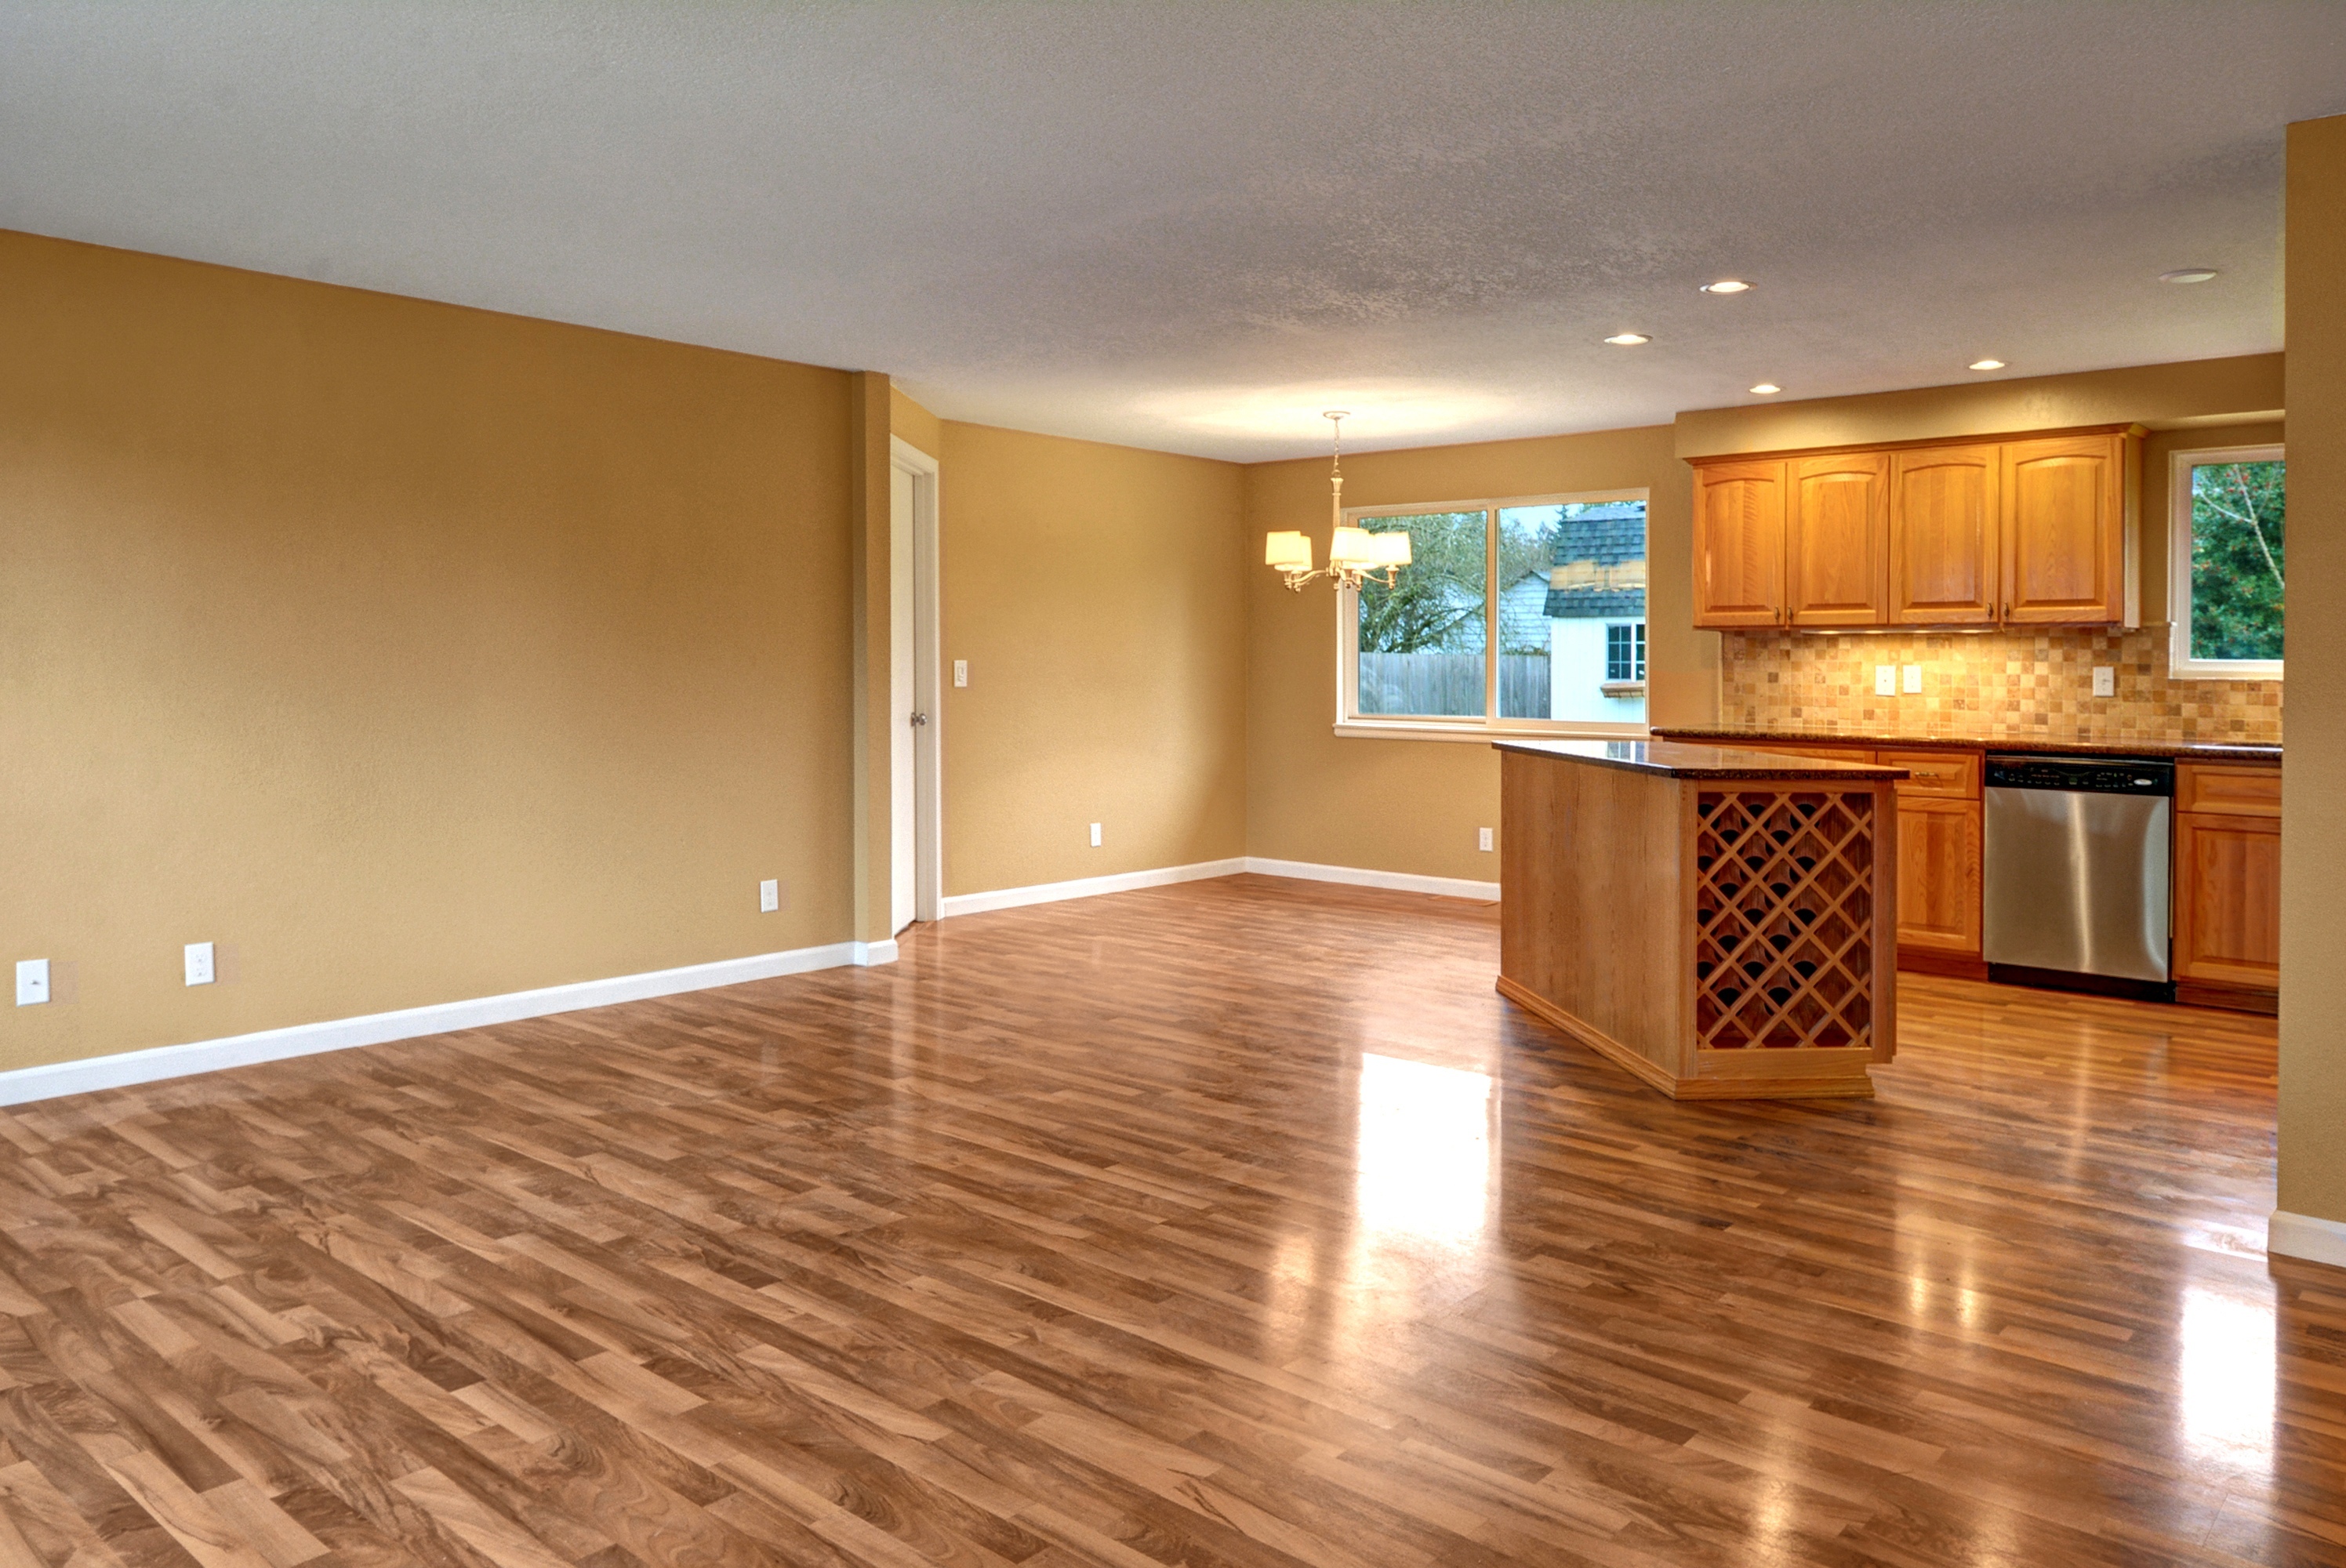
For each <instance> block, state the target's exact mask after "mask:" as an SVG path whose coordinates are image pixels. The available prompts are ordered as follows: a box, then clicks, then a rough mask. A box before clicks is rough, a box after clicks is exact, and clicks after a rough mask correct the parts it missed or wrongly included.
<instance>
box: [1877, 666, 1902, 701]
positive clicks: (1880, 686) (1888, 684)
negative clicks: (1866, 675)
mask: <svg viewBox="0 0 2346 1568" xmlns="http://www.w3.org/2000/svg"><path fill="white" fill-rule="evenodd" d="M1873 695H1874V696H1876V697H1896V696H1897V695H1898V667H1897V666H1896V665H1894V664H1878V665H1875V666H1874V667H1873Z"/></svg>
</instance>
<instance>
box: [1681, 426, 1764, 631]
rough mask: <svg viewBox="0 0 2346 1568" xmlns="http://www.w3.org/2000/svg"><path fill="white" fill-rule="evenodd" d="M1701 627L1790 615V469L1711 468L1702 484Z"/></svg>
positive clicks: (1698, 511) (1699, 475) (1697, 568)
mask: <svg viewBox="0 0 2346 1568" xmlns="http://www.w3.org/2000/svg"><path fill="white" fill-rule="evenodd" d="M1694 583H1695V586H1694V624H1695V625H1697V626H1776V625H1778V624H1779V623H1780V622H1781V621H1782V619H1783V616H1784V609H1783V606H1784V464H1783V463H1780V462H1769V463H1708V464H1705V465H1704V466H1703V467H1701V468H1698V469H1697V470H1696V471H1695V478H1694Z"/></svg>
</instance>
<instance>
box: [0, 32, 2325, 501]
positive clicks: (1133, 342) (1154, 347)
mask: <svg viewBox="0 0 2346 1568" xmlns="http://www.w3.org/2000/svg"><path fill="white" fill-rule="evenodd" d="M2341 110H2346V4H2339V3H2335V0H2328V3H2294V4H2288V3H2270V0H2264V3H2259V0H2224V3H2198V0H2194V3H2178V4H2161V3H2157V0H2122V3H2117V4H2065V3H2060V0H2035V3H2028V4H1988V3H1984V0H1884V3H1880V4H1871V5H1854V4H1826V3H1821V0H1804V3H1803V0H1788V3H1780V4H1770V3H1763V0H1709V3H1704V4H1675V3H1669V0H1636V3H1628V4H1589V5H1538V4H1525V3H1513V4H1504V5H1485V4H1464V3H1448V4H1412V3H1407V0H1396V3H1390V4H1380V5H1370V4H1338V5H1327V4H1319V5H1314V4H1256V5H1200V4H1187V3H1172V0H1168V3H1163V4H1151V5H1110V4H1083V3H1076V0H1052V3H1047V4H1040V5H1007V4H985V3H982V0H974V3H963V4H953V5H930V4H916V3H913V0H892V3H888V4H879V5H790V6H776V5H754V4H741V3H736V4H722V5H719V4H685V3H680V0H670V3H667V4H637V5H606V4H591V3H586V0H556V3H546V4H516V3H512V0H497V3H481V4H419V3H415V0H339V3H326V0H267V3H247V4H229V3H222V0H103V3H87V4H77V5H66V4H31V3H26V0H0V227H5V228H10V229H26V230H30V231H32V232H36V233H41V234H52V235H62V236H66V237H68V238H72V239H87V240H94V241H97V242H98V243H101V244H107V245H116V246H124V247H128V248H130V249H138V250H149V251H158V252H162V253H165V254H168V255H174V256H186V257H193V258H198V259H200V260H208V261H219V262H225V263H228V264H230V265H232V266H238V267H248V268H255V269H259V270H264V271H270V272H281V273H288V274H292V275H296V276H301V277H310V278H318V279H324V280H330V281H332V282H337V283H349V284H355V285H358V286H361V287H364V288H370V289H380V290H390V291H393V292H395V293H401V294H410V295H417V296H421V297H423V298H427V299H434V300H454V301H458V302H461V303H464V304H470V305H479V306H484V307H487V308H490V309H493V310H499V311H516V312H520V313H523V314H525V315H532V316H542V317H548V318H552V319H555V320H558V321H578V322H586V323H591V324H594V325H597V326H603V327H612V328H617V329H620V330H623V331H633V332H643V333H648V334H651V335H654V336H657V337H662V338H671V339H678V340H681V341H688V342H696V343H707V344H713V345H718V346H721V347H725V348H732V349H740V350H745V351H750V352H753V353H760V354H770V355H777V356H780V357H783V358H788V359H794V360H804V361H813V362H816V363H820V364H829V365H841V366H852V367H859V368H870V369H879V370H886V371H889V372H892V373H894V374H895V375H896V377H897V378H898V380H899V381H900V382H902V384H903V386H904V387H905V388H906V390H907V391H909V392H912V393H913V395H915V396H917V397H919V398H921V399H922V400H923V401H924V402H927V403H928V404H929V405H930V406H931V407H933V409H935V410H936V411H937V412H940V413H942V414H944V415H946V416H948V417H953V418H961V419H969V420H977V421H983V422H985V423H995V424H1005V425H1013V426H1017V427H1020V428H1024V429H1029V430H1039V431H1048V432H1054V433H1061V434H1067V435H1077V436H1086V437H1092V438H1096V439H1099V440H1104V441H1114V442H1123V443H1132V444H1137V445H1142V446H1152V447H1159V448H1165V449H1168V450H1174V451H1184V452H1194V453H1208V454H1211V455H1216V456H1223V457H1233V458H1241V459H1254V458H1260V457H1268V456H1281V455H1290V454H1294V453H1306V452H1315V451H1319V450H1321V448H1322V443H1323V442H1324V426H1323V424H1322V423H1321V420H1320V419H1319V417H1318V412H1319V411H1320V410H1321V409H1322V408H1325V407H1329V406H1331V405H1342V406H1349V407H1351V408H1352V409H1354V410H1357V411H1358V417H1357V418H1356V419H1355V420H1354V421H1353V422H1352V426H1351V427H1350V429H1349V430H1348V440H1350V441H1356V442H1357V443H1359V444H1361V445H1362V446H1380V445H1399V444H1412V443H1421V442H1424V441H1427V440H1443V441H1452V440H1472V439H1482V438H1488V437H1498V436H1507V435H1519V434H1528V433H1543V432H1552V431H1567V430H1585V429H1596V428H1604V427H1608V426H1618V425H1627V424H1637V423H1659V422H1663V421H1667V420H1668V418H1669V417H1670V416H1671V414H1672V413H1673V412H1676V411H1678V410H1679V409H1682V408H1697V407H1715V406H1719V405H1721V404H1725V403H1730V402H1738V401H1741V400H1744V399H1746V398H1747V397H1748V395H1749V394H1748V393H1746V392H1745V390H1744V389H1746V388H1747V387H1749V385H1751V384H1752V383H1753V382H1759V381H1761V380H1763V379H1764V380H1769V381H1773V382H1779V383H1780V384H1781V385H1782V386H1783V387H1784V388H1785V393H1786V395H1787V396H1805V395H1821V394H1827V393H1835V392H1866V391H1875V390H1881V389H1885V388H1891V387H1901V386H1917V385H1929V384H1934V383H1938V382H1947V381H1954V380H1961V379H1963V378H1964V374H1965V372H1964V369H1963V367H1964V364H1965V363H1966V362H1967V361H1971V360H1974V359H1977V358H1980V357H1982V356H1984V355H1993V356H1994V357H1996V358H2000V359H2003V360H2005V361H2010V365H2011V368H2010V370H2009V371H2007V372H2002V373H2004V374H2007V375H2018V374H2026V373H2035V372H2052V371H2066V370H2078V369H2086V368H2090V367H2098V366H2106V365H2119V364H2137V363H2146V362H2151V361H2163V360H2178V359H2192V358H2198V357H2204V356H2209V355H2219V354H2233V353H2247V352H2254V351H2264V350H2270V349H2273V348H2277V347H2279V346H2280V177H2281V148H2282V139H2283V138H2282V127H2283V126H2284V125H2285V124H2286V123H2287V122H2288V121H2290V120H2291V119H2297V118H2305V117H2313V116H2318V115H2324V114H2334V113H2338V112H2340V111H2341ZM2187 264H2205V265H2208V266H2213V267H2217V268H2220V269H2221V270H2222V276H2221V277H2220V278H2219V279H2218V280H2216V281H2214V282H2212V283H2208V284H2204V285H2200V286H2198V287H2176V286H2173V285H2162V284H2159V283H2157V282H2156V281H2154V278H2155V275H2156V274H2157V273H2158V272H2159V271H2161V270H2165V269H2168V268H2173V267H2179V266H2184V265H2187ZM1722 275H1736V276H1741V277H1746V278H1749V279H1751V280H1754V282H1755V283H1756V285H1757V287H1755V288H1754V289H1753V290H1752V291H1751V292H1749V293H1748V294H1745V295H1743V296H1741V297H1740V298H1737V299H1732V300H1725V299H1715V298H1711V297H1708V296H1705V295H1701V294H1698V292H1697V291H1696V285H1698V284H1699V283H1701V282H1702V281H1704V280H1708V279H1710V278H1713V277H1717V276H1722ZM1623 329H1633V330H1636V331H1644V332H1647V333H1650V334H1651V335H1652V337H1653V339H1654V341H1653V342H1652V343H1651V344H1649V345H1647V347H1644V348H1640V349H1634V350H1621V349H1615V348H1608V347H1607V346H1605V345H1604V344H1603V343H1601V342H1600V341H1598V340H1600V339H1602V338H1603V337H1605V336H1606V335H1607V333H1610V332H1615V331H1621V330H1623Z"/></svg>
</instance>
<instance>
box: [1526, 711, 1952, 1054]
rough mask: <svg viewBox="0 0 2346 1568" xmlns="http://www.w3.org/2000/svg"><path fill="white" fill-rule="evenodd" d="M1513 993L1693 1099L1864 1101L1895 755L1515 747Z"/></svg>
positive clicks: (1883, 946) (1892, 913)
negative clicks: (1881, 762) (1838, 758)
mask: <svg viewBox="0 0 2346 1568" xmlns="http://www.w3.org/2000/svg"><path fill="white" fill-rule="evenodd" d="M1496 746H1497V749H1498V751H1499V753H1500V772H1499V777H1500V797H1499V799H1500V806H1499V820H1500V840H1501V855H1500V866H1499V886H1500V914H1499V921H1500V942H1499V982H1498V986H1499V991H1500V993H1501V994H1502V995H1504V996H1505V997H1507V998H1508V999H1509V1000H1510V1001H1512V1002H1514V1003H1516V1005H1518V1006H1520V1007H1522V1008H1524V1009H1525V1011H1526V1012H1529V1013H1533V1014H1534V1015H1535V1016H1536V1017H1539V1018H1541V1019H1543V1020H1545V1021H1546V1022H1547V1023H1552V1024H1554V1025H1555V1026H1556V1027H1557V1028H1559V1029H1562V1030H1563V1031H1565V1032H1566V1033H1568V1034H1570V1035H1572V1036H1573V1037H1574V1038H1576V1039H1577V1040H1580V1041H1582V1042H1583V1043H1584V1044H1587V1045H1589V1046H1591V1047H1592V1048H1594V1049H1595V1050H1596V1051H1598V1052H1599V1053H1601V1054H1604V1055H1606V1056H1607V1057H1608V1058H1610V1059H1611V1060H1613V1061H1614V1062H1616V1063H1617V1064H1620V1065H1621V1066H1623V1067H1626V1068H1627V1069H1628V1070H1629V1071H1630V1072H1632V1073H1634V1074H1637V1076H1638V1077H1640V1078H1642V1079H1643V1080H1645V1081H1646V1082H1647V1084H1651V1085H1652V1086H1653V1087H1655V1088H1657V1089H1659V1090H1661V1091H1662V1092H1663V1093H1664V1094H1667V1095H1671V1096H1673V1097H1675V1098H1678V1099H1763V1098H1766V1099H1782V1098H1819V1097H1849V1096H1862V1095H1872V1093H1873V1084H1872V1079H1871V1077H1869V1076H1868V1074H1867V1069H1868V1067H1869V1066H1870V1065H1871V1064H1872V1063H1875V1062H1887V1061H1889V1060H1890V1058H1891V1055H1892V1052H1893V1051H1894V1050H1895V1048H1896V1044H1897V977H1896V967H1895V965H1896V956H1895V955H1896V952H1897V878H1896V876H1895V874H1894V871H1891V872H1890V873H1889V874H1883V873H1882V871H1881V870H1880V868H1894V867H1895V866H1896V864H1897V859H1896V847H1897V806H1896V800H1895V796H1894V789H1895V785H1896V783H1897V781H1898V780H1899V779H1903V778H1905V777H1906V773H1905V771H1904V770H1903V769H1898V768H1892V767H1882V766H1878V765H1874V764H1870V763H1853V762H1832V761H1823V760H1816V759H1801V758H1790V757H1783V756H1775V755H1770V754H1768V753H1764V752H1759V751H1743V750H1735V749H1729V748H1720V747H1713V746H1692V745H1684V744H1678V743H1674V742H1667V741H1628V740H1621V741H1614V740H1512V739H1510V740H1502V741H1499V742H1497V743H1496Z"/></svg>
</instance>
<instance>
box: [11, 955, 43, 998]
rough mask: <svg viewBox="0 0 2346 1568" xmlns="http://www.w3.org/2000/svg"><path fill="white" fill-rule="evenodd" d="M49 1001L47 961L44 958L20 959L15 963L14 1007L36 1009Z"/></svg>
mask: <svg viewBox="0 0 2346 1568" xmlns="http://www.w3.org/2000/svg"><path fill="white" fill-rule="evenodd" d="M48 999H49V961H48V960H47V959H46V958H20V959H18V960H17V961H16V1005H17V1006H19V1007H38V1006H39V1005H40V1004H41V1003H44V1002H46V1001H47V1000H48Z"/></svg>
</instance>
